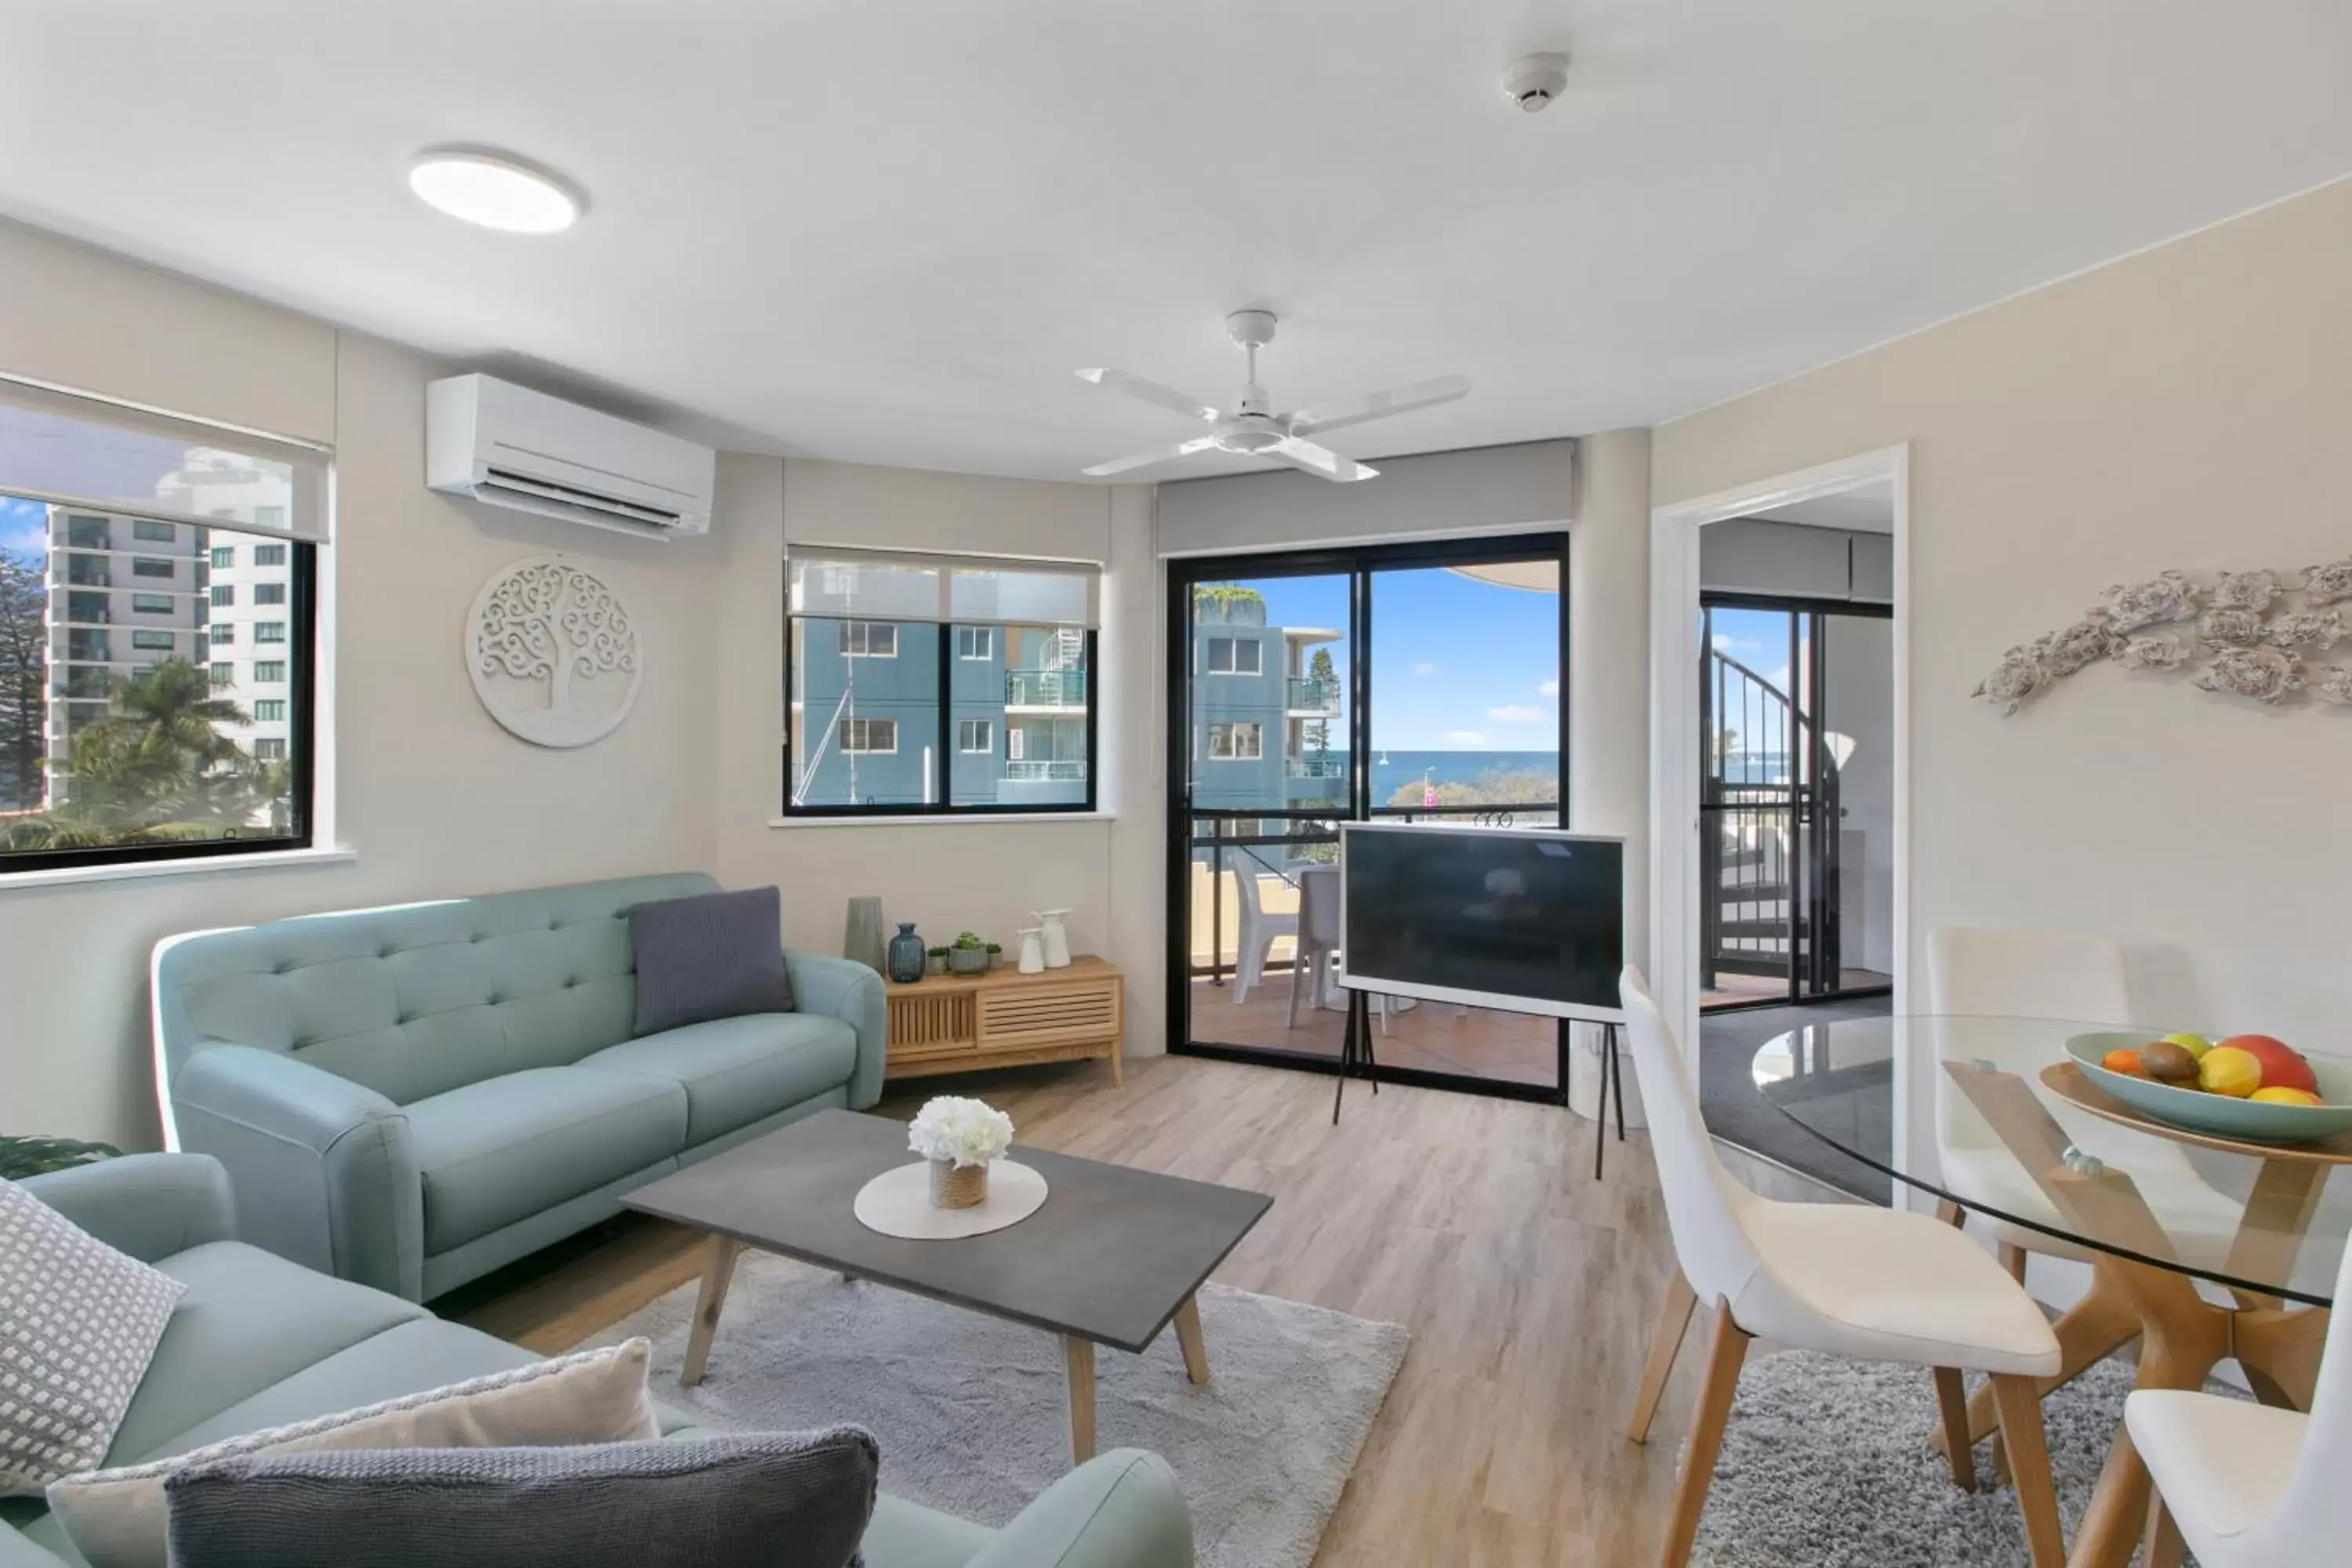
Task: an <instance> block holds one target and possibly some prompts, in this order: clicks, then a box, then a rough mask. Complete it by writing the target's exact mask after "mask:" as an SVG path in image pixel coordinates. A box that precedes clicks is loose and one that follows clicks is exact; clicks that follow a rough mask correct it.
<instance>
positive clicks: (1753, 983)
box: [1698, 969, 1895, 1011]
mask: <svg viewBox="0 0 2352 1568" xmlns="http://www.w3.org/2000/svg"><path fill="white" fill-rule="evenodd" d="M1892 984H1895V976H1893V975H1892V974H1883V973H1880V972H1879V971H1877V970H1875V969H1841V970H1839V971H1838V989H1839V990H1841V991H1869V990H1874V989H1876V988H1877V987H1879V986H1882V985H1892ZM1788 999H1789V977H1788V976H1787V975H1785V974H1734V973H1731V972H1730V971H1729V970H1727V969H1724V970H1717V972H1716V976H1715V987H1714V989H1712V990H1709V991H1702V992H1700V993H1699V997H1698V1005H1699V1007H1700V1009H1701V1010H1702V1011H1704V1010H1705V1009H1706V1008H1709V1007H1739V1006H1746V1005H1750V1004H1753V1003H1758V1002H1786V1001H1787V1000H1788Z"/></svg>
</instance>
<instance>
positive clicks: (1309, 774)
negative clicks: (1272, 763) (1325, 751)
mask: <svg viewBox="0 0 2352 1568" xmlns="http://www.w3.org/2000/svg"><path fill="white" fill-rule="evenodd" d="M1282 771H1283V772H1284V773H1287V774H1289V775H1290V776H1291V777H1292V778H1295V779H1343V778H1346V777H1347V776H1348V759H1347V758H1345V757H1292V758H1290V759H1289V760H1288V761H1287V762H1286V763H1284V764H1283V769H1282Z"/></svg>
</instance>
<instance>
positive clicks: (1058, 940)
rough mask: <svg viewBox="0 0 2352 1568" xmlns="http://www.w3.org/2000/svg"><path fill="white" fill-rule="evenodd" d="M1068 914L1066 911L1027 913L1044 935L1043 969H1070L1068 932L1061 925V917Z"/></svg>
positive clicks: (1066, 928) (1064, 926) (1065, 927)
mask: <svg viewBox="0 0 2352 1568" xmlns="http://www.w3.org/2000/svg"><path fill="white" fill-rule="evenodd" d="M1069 912H1070V911H1069V910H1030V911H1029V918H1030V919H1031V920H1033V921H1036V922H1037V925H1038V929H1039V930H1040V931H1043V932H1044V933H1045V967H1046V968H1048V969H1067V968H1068V967H1070V931H1069V928H1068V927H1067V926H1066V925H1064V924H1063V923H1062V917H1063V916H1064V915H1066V914H1068V913H1069Z"/></svg>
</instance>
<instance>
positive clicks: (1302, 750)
mask: <svg viewBox="0 0 2352 1568" xmlns="http://www.w3.org/2000/svg"><path fill="white" fill-rule="evenodd" d="M1567 549H1568V543H1567V535H1566V534H1564V533H1545V534H1529V535H1518V536H1513V537H1511V538H1507V539H1499V540H1491V541H1470V542H1465V541H1446V542H1416V543H1411V544H1398V545H1388V546H1361V547H1355V548H1349V549H1338V550H1318V551H1311V552H1281V553H1267V554H1254V555H1246V556H1230V557H1219V558H1192V559H1180V560H1176V561H1172V562H1171V563H1170V570H1169V594H1170V598H1169V616H1168V625H1169V628H1170V631H1169V636H1170V647H1169V660H1168V668H1169V681H1170V689H1169V693H1168V710H1169V721H1170V723H1169V747H1168V756H1169V763H1170V768H1169V798H1170V802H1171V810H1170V813H1169V822H1170V833H1169V931H1170V933H1171V952H1170V963H1169V976H1170V986H1169V1009H1170V1029H1169V1039H1170V1041H1171V1049H1173V1050H1176V1051H1178V1052H1182V1053H1190V1054H1193V1055H1202V1056H1216V1057H1230V1058H1240V1059H1244V1060H1251V1061H1260V1062H1269V1063H1276V1064H1279V1065H1284V1066H1291V1067H1300V1068H1308V1069H1310V1070H1323V1071H1328V1070H1333V1069H1335V1068H1336V1067H1337V1064H1338V1060H1339V1049H1340V1043H1341V1037H1342V1034H1343V1032H1344V1027H1345V1023H1346V1012H1345V999H1344V996H1343V995H1342V994H1341V993H1340V992H1339V989H1338V987H1337V986H1336V985H1334V984H1332V975H1333V974H1334V973H1336V971H1337V968H1338V964H1339V875H1338V871H1339V824H1340V823H1342V822H1349V821H1355V822H1361V821H1368V820H1372V819H1376V818H1377V819H1382V820H1402V821H1432V820H1434V821H1441V822H1444V821H1458V822H1464V823H1475V824H1482V825H1486V826H1560V825H1561V818H1562V813H1563V810H1564V803H1565V802H1566V800H1567V798H1568V795H1567V787H1566V785H1567V773H1566V766H1565V763H1566V756H1567V752H1566V748H1565V744H1564V741H1565V732H1566V714H1565V711H1564V710H1565V701H1564V700H1563V697H1562V693H1563V692H1564V691H1565V690H1566V673H1567V660H1568V622H1567V617H1568V610H1567V604H1568V599H1567V595H1566V594H1565V593H1564V592H1563V591H1562V590H1563V588H1564V586H1565V583H1566V574H1567V570H1568V560H1567ZM1372 1016H1373V1029H1374V1039H1373V1048H1374V1053H1375V1056H1376V1058H1377V1060H1378V1063H1379V1068H1378V1071H1379V1074H1380V1076H1381V1078H1383V1079H1389V1080H1391V1081H1396V1082H1404V1083H1424V1084H1431V1085H1434V1086H1437V1087H1444V1088H1453V1089H1473V1090H1477V1091H1481V1092H1486V1093H1493V1094H1502V1095H1508V1096H1514V1097H1519V1098H1532V1099H1542V1100H1558V1099H1560V1098H1562V1096H1563V1092H1564V1085H1565V1081H1566V1068H1567V1054H1566V1046H1565V1040H1566V1034H1565V1030H1564V1029H1563V1028H1562V1027H1561V1026H1559V1024H1558V1023H1557V1022H1556V1021H1554V1020H1550V1019H1538V1018H1530V1017H1526V1016H1520V1015H1515V1014H1507V1013H1500V1012H1496V1011H1493V1010H1490V1009H1486V1008H1475V1007H1457V1006H1454V1005H1450V1004H1432V1003H1425V1002H1419V1003H1417V1002H1414V1001H1412V999H1410V998H1402V997H1397V998H1376V999H1375V1000H1374V1002H1373V1004H1372Z"/></svg>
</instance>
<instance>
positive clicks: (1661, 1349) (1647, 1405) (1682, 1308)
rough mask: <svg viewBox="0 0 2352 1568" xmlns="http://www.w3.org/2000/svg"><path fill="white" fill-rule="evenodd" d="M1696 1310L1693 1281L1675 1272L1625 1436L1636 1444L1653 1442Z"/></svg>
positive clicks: (1653, 1336) (1652, 1338)
mask: <svg viewBox="0 0 2352 1568" xmlns="http://www.w3.org/2000/svg"><path fill="white" fill-rule="evenodd" d="M1697 1307H1698V1297H1697V1295H1696V1293H1694V1292H1693V1291H1692V1289H1691V1286H1690V1281H1689V1280H1688V1279H1684V1278H1683V1271H1682V1270H1681V1269H1680V1268H1676V1269H1675V1275H1674V1278H1673V1279H1669V1280H1667V1281H1666V1305H1665V1310H1664V1312H1663V1313H1662V1314H1660V1316H1659V1318H1658V1326H1657V1328H1656V1329H1655V1330H1654V1331H1653V1332H1652V1334H1651V1336H1650V1355H1649V1359H1648V1360H1647V1361H1645V1362H1643V1363H1642V1387H1641V1391H1640V1392H1639V1393H1638V1394H1634V1396H1633V1426H1632V1427H1631V1428H1629V1429H1628V1430H1627V1432H1626V1434H1625V1436H1628V1437H1630V1438H1632V1439H1633V1441H1634V1442H1636V1443H1646V1442H1648V1441H1649V1440H1650V1422H1651V1421H1652V1420H1653V1419H1654V1417H1655V1416H1656V1415H1657V1414H1658V1400H1659V1398H1660V1396H1662V1395H1663V1394H1664V1393H1665V1392H1666V1377H1667V1374H1668V1373H1672V1372H1673V1371H1674V1370H1675V1356H1676V1355H1677V1354H1678V1353H1680V1352H1681V1350H1682V1348H1683V1338H1684V1336H1685V1335H1686V1334H1688V1333H1689V1332H1690V1321H1691V1314H1692V1313H1693V1312H1694V1311H1696V1310H1697Z"/></svg>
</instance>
